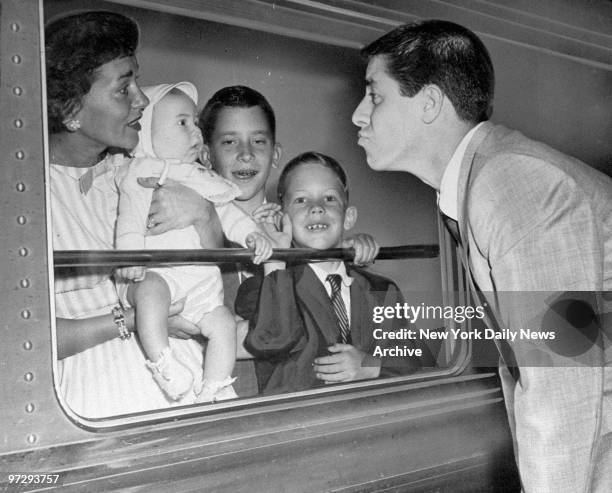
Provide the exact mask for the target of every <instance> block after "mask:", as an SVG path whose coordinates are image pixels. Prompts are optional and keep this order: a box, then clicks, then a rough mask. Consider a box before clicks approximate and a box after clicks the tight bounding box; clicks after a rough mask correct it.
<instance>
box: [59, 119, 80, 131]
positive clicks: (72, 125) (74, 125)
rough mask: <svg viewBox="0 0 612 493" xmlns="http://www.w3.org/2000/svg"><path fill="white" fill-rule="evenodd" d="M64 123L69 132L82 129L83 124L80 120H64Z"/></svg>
mask: <svg viewBox="0 0 612 493" xmlns="http://www.w3.org/2000/svg"><path fill="white" fill-rule="evenodd" d="M62 123H63V124H64V126H65V127H66V128H67V129H68V131H69V132H76V131H77V130H78V129H79V128H81V122H80V121H79V120H73V119H70V120H64V121H63V122H62Z"/></svg>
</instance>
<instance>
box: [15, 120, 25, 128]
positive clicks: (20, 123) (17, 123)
mask: <svg viewBox="0 0 612 493" xmlns="http://www.w3.org/2000/svg"><path fill="white" fill-rule="evenodd" d="M15 126H16V127H17V128H21V127H23V121H21V120H20V119H19V118H17V120H15Z"/></svg>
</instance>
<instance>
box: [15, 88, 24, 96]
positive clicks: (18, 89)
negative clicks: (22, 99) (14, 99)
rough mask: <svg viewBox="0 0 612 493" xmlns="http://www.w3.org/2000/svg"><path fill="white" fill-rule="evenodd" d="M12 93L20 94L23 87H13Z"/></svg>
mask: <svg viewBox="0 0 612 493" xmlns="http://www.w3.org/2000/svg"><path fill="white" fill-rule="evenodd" d="M13 94H14V95H15V96H21V95H22V94H23V89H22V88H21V87H19V86H15V87H13Z"/></svg>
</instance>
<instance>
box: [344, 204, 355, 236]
mask: <svg viewBox="0 0 612 493" xmlns="http://www.w3.org/2000/svg"><path fill="white" fill-rule="evenodd" d="M356 222H357V207H354V206H352V205H350V206H348V207H347V208H346V211H344V230H345V231H348V230H349V229H351V228H352V227H353V226H355V223H356Z"/></svg>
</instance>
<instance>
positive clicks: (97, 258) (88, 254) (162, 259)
mask: <svg viewBox="0 0 612 493" xmlns="http://www.w3.org/2000/svg"><path fill="white" fill-rule="evenodd" d="M439 253H440V249H439V247H438V245H402V246H394V247H383V248H381V249H380V252H379V253H378V256H377V257H376V259H377V260H389V259H400V258H402V259H406V258H435V257H438V255H439ZM252 259H253V252H252V251H251V250H248V249H246V248H216V249H208V250H205V249H202V250H55V251H54V252H53V262H54V266H55V267H93V266H114V267H117V266H126V265H149V264H201V263H236V262H250V261H251V260H252ZM307 259H308V260H319V259H341V260H352V259H353V249H352V248H331V249H329V250H314V249H311V248H278V249H275V250H274V253H272V256H271V257H270V260H283V261H287V260H307Z"/></svg>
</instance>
